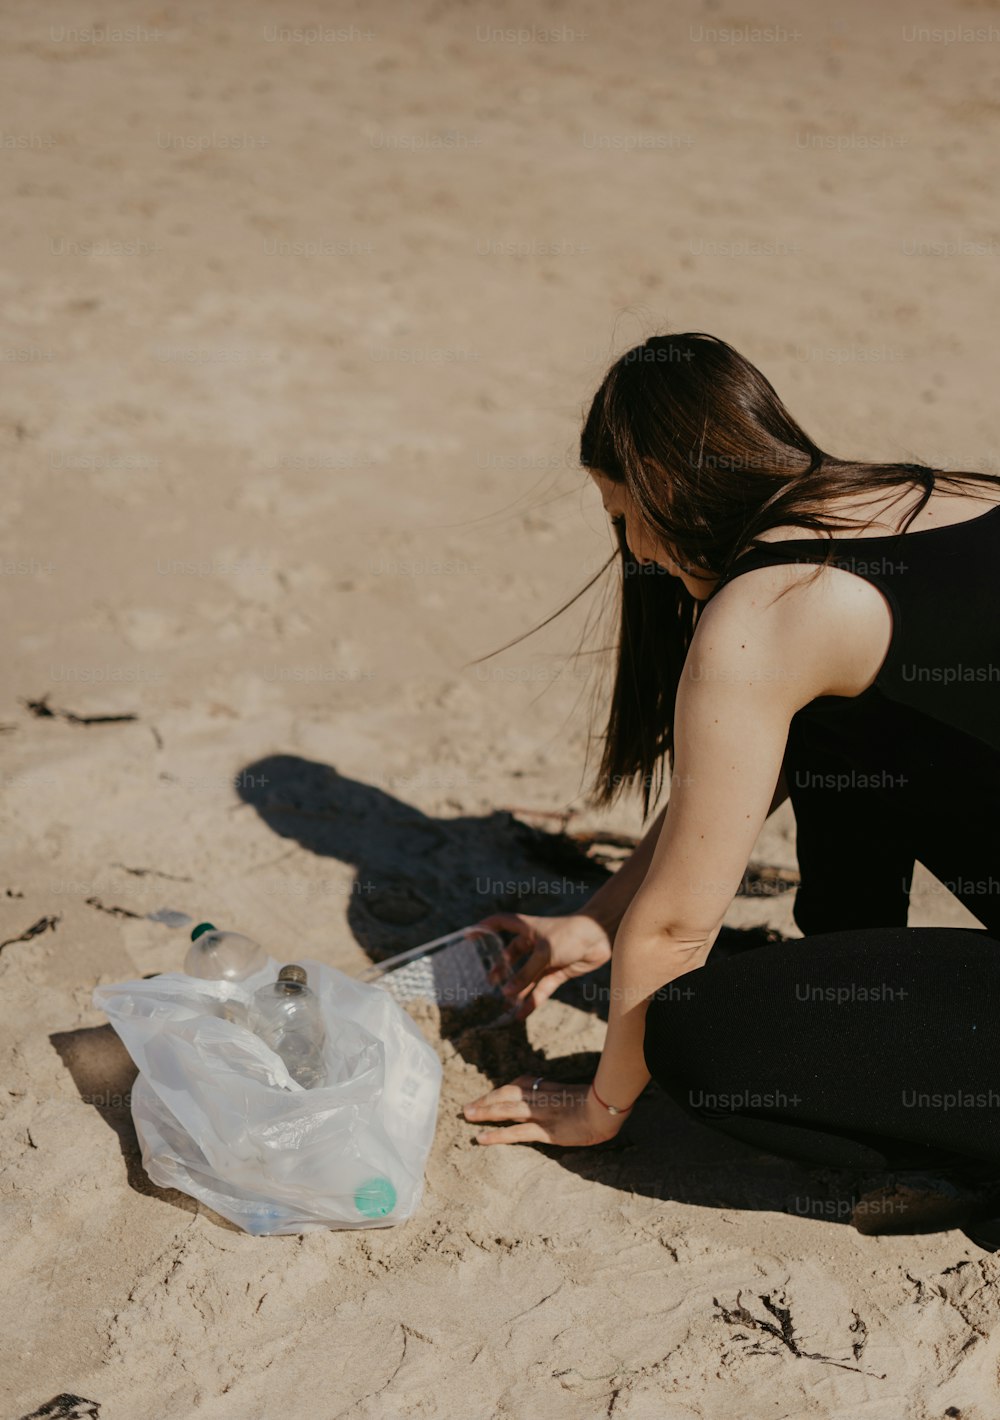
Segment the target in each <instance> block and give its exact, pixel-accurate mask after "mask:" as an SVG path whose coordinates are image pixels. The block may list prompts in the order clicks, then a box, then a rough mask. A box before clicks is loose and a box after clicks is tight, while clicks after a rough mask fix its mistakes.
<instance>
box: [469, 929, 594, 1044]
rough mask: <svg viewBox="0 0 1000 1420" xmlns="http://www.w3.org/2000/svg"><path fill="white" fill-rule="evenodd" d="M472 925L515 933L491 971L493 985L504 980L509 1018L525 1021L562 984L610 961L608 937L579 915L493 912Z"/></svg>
mask: <svg viewBox="0 0 1000 1420" xmlns="http://www.w3.org/2000/svg"><path fill="white" fill-rule="evenodd" d="M474 925H475V926H476V927H488V928H490V929H491V930H492V931H494V932H496V931H504V932H513V933H515V934H516V935H515V936H514V938H513V940H512V941H509V942H508V943H507V944H506V945H505V946H504V948H503V955H502V958H501V960H500V962H499V963H498V964H497V966H496V967H494V969H493V970H492V972H491V973H490V977H491V980H493V981H494V982H498V981H503V990H504V994H505V996H506V998H507V1002H508V1004H509V1006H510V1007H511V1011H510V1016H509V1018H510V1019H511V1020H519V1021H520V1020H524V1018H525V1016H529V1015H530V1014H531V1012H532V1011H534V1010H536V1009H537V1008H538V1007H539V1006H540V1005H541V1004H542V1002H543V1001H547V1000H548V999H549V997H550V996H551V995H552V993H553V991H557V990H558V989H559V987H560V986H562V984H563V982H564V981H569V980H570V978H571V977H574V976H586V974H587V972H588V971H596V970H597V968H598V967H599V966H603V965H604V963H605V962H606V961H610V960H611V939H610V937H609V936H608V934H607V932H606V931H605V929H604V928H603V927H602V926H601V925H600V923H599V922H595V921H594V919H593V917H587V916H585V915H584V914H583V913H579V912H576V913H572V914H571V915H569V916H566V917H527V916H525V915H524V914H523V913H520V912H495V913H493V915H492V916H490V917H484V918H483V919H482V920H481V921H480V922H477V923H475V924H474ZM526 953H527V954H528V955H527V960H526V961H523V962H522V964H521V965H520V966H519V968H518V970H517V971H516V972H514V974H513V975H510V974H509V973H510V971H511V968H512V967H513V965H514V963H515V962H517V961H519V960H520V959H521V958H522V957H524V956H525V954H526ZM505 976H506V978H507V979H506V980H504V977H505Z"/></svg>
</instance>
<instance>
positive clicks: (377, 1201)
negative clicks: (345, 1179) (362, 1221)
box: [354, 1178, 396, 1218]
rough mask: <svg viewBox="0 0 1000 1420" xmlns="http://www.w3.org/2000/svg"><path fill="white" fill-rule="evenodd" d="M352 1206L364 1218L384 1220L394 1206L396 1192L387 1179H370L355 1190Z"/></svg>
mask: <svg viewBox="0 0 1000 1420" xmlns="http://www.w3.org/2000/svg"><path fill="white" fill-rule="evenodd" d="M354 1206H355V1208H357V1210H358V1212H359V1213H361V1214H362V1215H363V1216H364V1217H365V1218H384V1217H385V1215H386V1214H387V1213H391V1212H392V1210H393V1208H395V1206H396V1190H395V1189H394V1188H393V1186H392V1184H391V1183H390V1182H389V1180H388V1179H387V1178H370V1179H369V1180H368V1182H367V1183H363V1184H361V1185H360V1187H359V1188H358V1189H357V1190H356V1192H355V1194H354Z"/></svg>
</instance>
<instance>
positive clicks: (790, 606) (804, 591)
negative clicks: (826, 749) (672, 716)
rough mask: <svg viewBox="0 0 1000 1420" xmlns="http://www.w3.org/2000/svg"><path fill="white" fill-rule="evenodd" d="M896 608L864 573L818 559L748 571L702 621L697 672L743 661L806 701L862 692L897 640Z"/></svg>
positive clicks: (695, 652) (695, 647) (694, 663)
mask: <svg viewBox="0 0 1000 1420" xmlns="http://www.w3.org/2000/svg"><path fill="white" fill-rule="evenodd" d="M892 626H893V623H892V612H891V609H890V607H889V604H888V602H887V600H886V598H885V596H884V595H883V594H882V592H880V591H879V589H878V588H877V587H876V586H874V585H873V584H872V583H871V582H869V581H867V580H866V579H865V578H864V577H862V576H859V575H857V574H856V573H853V572H850V571H848V570H846V569H844V568H838V567H820V568H819V570H818V571H817V564H816V563H814V562H785V563H777V564H771V565H769V566H764V567H756V568H754V569H753V570H752V571H748V572H744V573H742V574H741V575H740V576H739V577H734V578H733V580H732V581H731V582H729V583H727V585H726V586H725V587H723V588H722V589H721V591H719V592H718V593H717V594H716V595H715V596H714V597H712V599H711V600H710V601H709V602H708V604H707V605H706V606H705V608H704V610H703V611H702V613H701V616H700V617H699V619H698V625H697V629H696V631H695V635H694V638H693V640H692V644H691V650H690V653H689V661H690V667H688V665H687V664H686V666H685V669H686V670H687V669H689V670H690V673H691V674H692V675H697V674H699V668H700V670H701V673H705V669H706V667H707V666H709V665H710V666H711V667H712V671H713V673H714V674H715V675H719V674H722V673H723V672H724V669H725V667H726V666H730V667H732V671H733V674H736V673H737V672H738V668H739V667H740V666H742V667H743V668H744V671H745V673H746V674H747V675H749V676H753V677H755V678H756V679H757V680H758V681H763V682H771V683H774V684H775V685H778V686H780V685H786V686H787V687H788V698H789V699H790V700H793V701H797V702H798V703H799V704H806V703H807V702H808V701H809V700H812V699H815V698H816V697H817V696H820V695H837V696H855V695H860V694H861V693H862V692H863V691H865V690H867V689H868V687H869V686H870V685H871V684H872V683H873V681H874V680H875V677H876V676H877V674H878V671H879V669H880V667H881V665H882V663H883V661H884V660H885V657H886V654H887V652H888V650H889V645H890V643H891V640H892Z"/></svg>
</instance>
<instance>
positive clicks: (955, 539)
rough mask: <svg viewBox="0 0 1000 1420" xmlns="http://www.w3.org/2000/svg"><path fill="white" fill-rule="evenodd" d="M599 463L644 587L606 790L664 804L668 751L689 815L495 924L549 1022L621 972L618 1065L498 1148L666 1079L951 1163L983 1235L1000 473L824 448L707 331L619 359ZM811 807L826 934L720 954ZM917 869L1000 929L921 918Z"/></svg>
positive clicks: (800, 843)
mask: <svg viewBox="0 0 1000 1420" xmlns="http://www.w3.org/2000/svg"><path fill="white" fill-rule="evenodd" d="M580 452H581V462H582V464H583V465H584V467H585V468H586V469H587V470H588V472H589V474H590V476H591V477H592V479H593V481H594V483H595V485H596V487H597V488H598V490H599V492H600V495H601V499H602V501H603V504H604V507H605V510H606V511H607V513H608V515H609V516H610V518H611V521H612V524H613V527H614V531H615V534H616V536H617V542H618V555H619V556H620V559H621V573H622V604H621V629H620V636H619V646H618V663H617V671H616V677H615V683H614V691H613V696H612V701H611V708H610V715H609V719H608V725H607V731H606V734H605V737H604V754H603V760H602V763H601V768H600V776H599V784H598V796H597V798H596V800H595V802H597V803H598V804H608V803H611V802H612V801H613V800H614V798H615V797H616V795H617V794H618V793H619V792H620V791H621V790H622V788H623V787H625V786H626V785H628V784H634V785H638V786H641V789H642V793H643V804H644V809H645V811H646V813H647V814H648V812H649V806H650V800H651V794H652V796H653V801H654V802H655V798H656V797H658V796H659V790H660V788H661V787H662V780H663V764H664V760H665V759H666V761H667V762H668V763H669V766H670V794H669V803H668V805H667V807H666V808H665V809H664V810H663V811H662V812H661V813H660V814H659V816H658V817H657V818H656V819H655V820H654V822H653V824H652V826H651V827H650V829H649V831H648V832H647V833H646V835H645V837H644V838H643V839H642V841H641V843H640V844H639V846H638V848H637V849H636V851H635V853H634V854H633V855H632V857H631V858H630V859H629V860H628V861H627V862H626V863H625V864H624V865H623V866H622V867H621V868H620V869H619V871H618V872H617V873H616V874H615V875H614V877H613V878H612V879H610V880H609V882H608V883H607V884H606V885H605V886H604V887H602V888H601V890H600V891H599V892H598V893H597V894H596V895H595V896H594V897H593V898H592V899H591V900H590V902H589V903H587V905H586V906H585V907H584V908H583V909H582V910H581V911H580V912H578V913H575V914H573V915H571V916H562V917H549V918H545V917H527V916H523V915H520V914H497V915H495V916H494V917H491V918H487V919H485V921H487V922H490V923H493V924H495V925H500V926H506V927H509V928H513V929H514V930H515V931H516V932H517V934H518V935H517V936H516V938H515V939H514V940H513V941H512V942H511V943H510V944H509V946H508V948H507V960H508V962H509V963H511V964H513V963H514V962H515V961H517V960H519V959H520V958H523V957H524V955H525V949H526V948H531V949H532V950H531V952H530V956H529V958H528V960H527V961H526V962H525V963H524V964H523V965H522V966H521V967H520V968H519V969H518V970H517V971H516V973H515V974H514V975H513V976H512V977H511V978H510V980H509V981H508V983H507V989H508V991H509V993H510V995H511V998H512V1000H513V1001H514V1003H515V1005H516V1011H517V1015H518V1016H519V1017H521V1018H523V1017H524V1016H525V1015H527V1014H528V1013H529V1012H530V1011H532V1010H534V1009H535V1008H536V1007H537V1006H538V1005H540V1004H541V1003H542V1002H543V1001H545V1000H546V999H547V998H548V997H549V996H550V995H551V994H552V992H553V991H555V990H556V989H557V988H558V986H559V985H560V984H562V982H564V981H566V980H567V979H568V978H570V977H574V976H580V975H583V974H585V973H586V972H589V971H593V970H594V969H596V968H597V967H599V966H601V965H603V964H604V963H605V962H607V961H608V960H609V959H610V961H611V991H610V1004H609V1014H608V1027H607V1036H606V1040H605V1045H604V1050H603V1052H602V1054H601V1059H600V1063H599V1065H598V1068H597V1072H596V1075H595V1077H594V1079H593V1081H592V1082H591V1083H590V1084H589V1085H576V1084H560V1083H557V1082H555V1081H551V1080H547V1079H544V1078H541V1079H532V1078H531V1077H528V1076H522V1077H520V1078H519V1079H518V1080H516V1081H514V1082H513V1083H512V1084H508V1085H504V1086H502V1087H500V1088H498V1089H494V1090H491V1091H489V1092H488V1093H487V1094H484V1095H483V1096H482V1097H481V1098H479V1099H477V1100H475V1101H472V1102H471V1103H470V1104H469V1105H467V1106H466V1108H465V1114H466V1117H467V1118H468V1119H470V1120H473V1121H475V1122H476V1123H477V1124H481V1125H484V1126H487V1127H486V1128H485V1130H484V1132H482V1133H479V1134H477V1136H476V1137H477V1139H478V1140H479V1141H480V1142H481V1143H484V1144H509V1143H535V1142H538V1143H547V1144H559V1145H592V1144H598V1143H601V1142H603V1141H605V1140H608V1139H611V1138H612V1137H613V1136H614V1135H615V1134H617V1132H618V1131H619V1130H620V1129H621V1127H622V1125H623V1124H624V1123H625V1121H626V1120H627V1118H628V1114H629V1111H630V1110H631V1108H632V1106H633V1105H634V1103H635V1101H636V1099H637V1097H638V1096H639V1094H640V1093H641V1092H642V1090H643V1089H644V1088H645V1086H646V1085H647V1083H648V1082H649V1081H650V1079H654V1080H655V1081H656V1082H657V1084H659V1085H660V1086H661V1087H662V1088H663V1089H664V1090H666V1091H667V1092H668V1093H669V1094H670V1095H671V1096H672V1097H673V1099H674V1100H676V1101H677V1103H679V1104H680V1105H681V1106H682V1108H684V1109H685V1110H686V1111H687V1112H688V1113H689V1114H692V1115H694V1116H695V1117H696V1118H698V1119H700V1120H701V1121H702V1122H704V1123H706V1124H709V1125H711V1126H712V1127H713V1128H715V1129H720V1130H723V1131H724V1132H725V1133H727V1134H729V1135H732V1136H734V1137H736V1138H738V1139H740V1140H743V1141H745V1142H748V1143H750V1144H753V1145H755V1146H757V1147H759V1148H761V1149H764V1150H766V1151H768V1152H771V1153H774V1154H780V1155H785V1156H788V1157H791V1158H795V1159H798V1160H802V1161H804V1162H806V1163H809V1164H817V1165H832V1166H838V1167H845V1168H855V1167H858V1168H861V1169H864V1170H871V1169H874V1170H883V1169H901V1168H902V1169H907V1168H912V1169H919V1168H928V1167H932V1168H933V1169H935V1170H936V1171H937V1173H938V1174H939V1175H940V1174H941V1173H942V1172H945V1173H947V1172H948V1171H949V1170H950V1171H951V1176H952V1178H953V1179H955V1178H959V1179H964V1180H965V1182H966V1183H968V1181H969V1180H970V1179H973V1180H977V1182H978V1185H979V1192H978V1193H977V1194H975V1195H974V1196H975V1198H976V1199H977V1200H978V1201H977V1203H976V1204H975V1206H974V1207H973V1205H966V1204H965V1203H960V1205H959V1206H960V1207H963V1208H965V1209H966V1214H965V1221H968V1219H969V1217H970V1216H971V1217H983V1216H985V1215H988V1214H994V1213H1000V1197H997V1196H996V1195H995V1194H994V1192H993V1191H992V1186H991V1183H990V1180H991V1179H992V1176H993V1173H994V1171H995V1172H996V1175H997V1178H998V1179H1000V881H998V879H1000V816H998V814H997V805H998V804H1000V597H998V593H1000V478H997V477H994V476H992V475H990V474H985V473H973V472H963V473H945V472H941V471H938V470H935V469H931V468H925V467H923V466H921V465H917V464H876V463H863V462H858V461H855V460H848V459H839V458H835V457H833V456H832V455H830V454H827V453H824V452H823V450H822V449H820V448H818V447H817V446H816V444H814V443H813V442H812V440H811V439H810V438H809V437H808V435H807V434H805V433H804V432H803V430H802V429H801V428H800V427H799V425H798V424H796V422H795V421H794V420H793V419H792V417H791V415H790V414H789V413H788V411H787V410H786V409H785V407H784V405H783V404H782V402H781V400H780V399H779V398H778V396H777V394H776V393H775V391H774V389H773V388H772V387H771V385H770V384H769V383H768V381H767V380H766V379H765V378H764V376H763V375H762V374H761V373H760V372H759V371H758V370H757V369H755V368H754V366H753V365H751V364H750V363H749V362H748V361H747V360H745V359H744V358H743V357H742V356H741V355H739V354H738V353H737V352H736V351H735V350H734V349H733V348H732V347H731V346H729V345H728V344H726V343H725V342H724V341H721V340H718V339H716V338H714V337H712V336H709V335H705V334H702V333H689V334H682V335H671V336H660V337H655V338H653V339H650V340H647V341H646V342H645V343H644V344H643V345H641V346H638V347H636V349H634V350H631V351H629V352H628V353H627V354H625V355H623V356H622V357H621V358H620V359H619V360H617V361H616V363H615V364H614V365H613V366H612V367H611V369H610V370H609V372H608V374H607V375H606V377H605V379H604V381H603V383H602V384H601V387H600V389H599V390H598V391H597V394H596V395H595V397H594V400H593V403H592V405H591V408H590V412H589V414H588V416H587V419H586V422H585V425H584V429H583V434H582V437H581V445H580ZM900 505H901V506H900ZM611 560H612V561H613V560H614V558H612V559H611ZM609 565H610V564H609ZM654 790H655V793H654ZM786 798H790V800H791V804H792V809H793V811H794V814H795V820H796V840H797V853H798V859H799V871H800V883H801V885H800V887H799V889H798V892H797V895H796V901H795V911H794V918H795V922H796V924H797V926H798V927H799V929H800V930H801V931H802V933H803V934H804V935H803V937H802V938H801V939H798V940H789V941H784V942H777V943H773V944H769V945H765V946H761V947H757V948H755V949H752V950H746V951H743V952H741V953H738V954H736V955H734V956H730V957H729V958H728V959H723V960H718V953H716V954H715V956H713V955H712V947H713V943H714V942H715V940H716V937H717V935H718V933H719V929H720V926H721V924H722V920H723V917H724V915H725V913H726V911H727V909H728V908H729V906H730V903H731V902H732V900H733V898H734V897H735V895H736V892H737V889H738V887H739V885H740V883H741V881H742V879H743V876H744V873H745V870H746V867H747V862H748V859H749V857H750V853H751V851H752V849H753V845H754V842H755V840H756V839H757V836H758V834H759V833H760V830H761V827H762V825H763V823H764V820H765V819H766V818H767V816H768V815H769V814H770V813H772V812H773V811H774V810H775V809H776V808H777V807H778V806H779V805H780V804H781V803H783V802H784V800H785V799H786ZM917 859H919V861H920V862H921V863H923V864H924V865H925V866H926V867H927V868H928V869H930V871H931V872H932V873H933V874H934V875H935V876H936V877H937V878H939V879H940V880H941V881H942V882H943V883H945V884H948V885H949V886H950V887H952V889H953V891H954V892H955V895H956V896H957V897H958V898H959V899H960V900H961V901H962V902H963V903H964V904H965V905H966V907H968V908H969V910H970V911H971V912H972V914H973V915H974V916H975V917H976V919H977V920H978V921H979V922H981V923H982V924H983V927H982V928H981V929H962V928H954V927H952V928H944V927H907V925H906V920H907V907H908V902H909V891H910V882H911V876H912V871H913V865H914V862H915V860H917ZM991 888H992V891H991ZM612 945H613V947H614V951H613V952H612ZM681 976H686V977H687V978H688V979H687V981H686V982H685V983H684V989H683V990H682V989H681V988H680V987H678V986H675V985H674V983H676V982H677V981H678V978H680V977H681ZM510 1121H513V1122H510ZM500 1125H503V1126H504V1127H497V1126H500ZM983 1180H986V1187H985V1192H984V1189H983V1186H982V1185H983ZM970 1196H973V1195H971V1194H970ZM984 1200H985V1201H984ZM970 1209H971V1212H970ZM977 1209H978V1212H977V1211H976V1210H977ZM917 1221H918V1222H919V1218H918V1219H917ZM944 1221H945V1223H946V1225H948V1226H951V1225H953V1222H954V1221H955V1219H954V1218H948V1217H945V1218H944ZM894 1223H895V1226H896V1227H897V1228H903V1229H905V1230H909V1229H911V1228H913V1226H914V1219H913V1218H912V1217H911V1218H910V1219H909V1221H907V1218H906V1217H905V1216H904V1217H903V1218H899V1217H898V1216H897V1217H895V1218H892V1217H889V1218H888V1220H887V1221H886V1222H885V1225H884V1227H880V1226H878V1224H869V1225H867V1226H866V1227H865V1229H864V1230H865V1231H888V1230H891V1229H892V1227H893V1224H894ZM858 1226H862V1225H861V1224H860V1223H858ZM969 1235H970V1236H972V1237H974V1238H975V1239H976V1240H977V1241H981V1242H982V1245H983V1246H993V1245H994V1244H995V1243H1000V1222H997V1221H994V1220H992V1219H989V1218H988V1219H987V1221H983V1222H980V1223H979V1224H978V1227H977V1230H976V1231H973V1232H970V1234H969Z"/></svg>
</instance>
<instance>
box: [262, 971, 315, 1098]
mask: <svg viewBox="0 0 1000 1420" xmlns="http://www.w3.org/2000/svg"><path fill="white" fill-rule="evenodd" d="M248 1014H249V1020H248V1024H249V1027H250V1029H251V1030H252V1031H254V1032H255V1033H256V1034H257V1035H259V1036H260V1038H261V1040H263V1041H265V1042H266V1043H267V1044H268V1045H269V1046H270V1047H271V1049H272V1050H273V1051H274V1052H275V1054H277V1055H280V1056H281V1059H282V1060H283V1061H284V1062H285V1066H286V1068H287V1070H288V1073H289V1074H290V1075H291V1077H292V1079H293V1080H295V1081H297V1083H298V1084H300V1085H302V1086H303V1087H304V1088H305V1089H307V1090H312V1089H316V1088H317V1086H320V1085H324V1084H326V1067H325V1065H324V1063H323V1045H324V1042H325V1040H326V1027H325V1026H324V1024H323V1015H322V1012H321V1011H320V1005H319V998H318V997H317V995H316V993H315V992H314V991H312V990H310V988H309V982H308V977H307V974H306V970H305V968H304V967H301V966H294V965H292V966H283V967H282V968H281V970H280V971H279V972H278V979H277V981H271V982H268V983H267V985H265V986H261V987H259V988H258V989H257V990H256V991H255V992H254V994H253V998H252V1000H251V1002H250V1007H249V1013H248Z"/></svg>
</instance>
